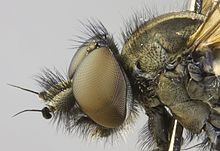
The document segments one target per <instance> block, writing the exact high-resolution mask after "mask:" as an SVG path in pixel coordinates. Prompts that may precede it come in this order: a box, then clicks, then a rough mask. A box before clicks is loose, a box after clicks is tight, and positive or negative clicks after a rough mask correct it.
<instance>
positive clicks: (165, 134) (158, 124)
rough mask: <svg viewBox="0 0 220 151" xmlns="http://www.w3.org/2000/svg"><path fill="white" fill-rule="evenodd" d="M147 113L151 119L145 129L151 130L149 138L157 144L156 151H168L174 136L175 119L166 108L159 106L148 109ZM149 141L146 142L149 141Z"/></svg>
mask: <svg viewBox="0 0 220 151" xmlns="http://www.w3.org/2000/svg"><path fill="white" fill-rule="evenodd" d="M145 111H146V114H147V115H148V117H149V119H148V124H147V125H146V126H147V128H144V129H148V130H149V131H148V133H149V135H148V136H147V137H148V138H149V139H151V140H152V141H153V142H155V143H156V148H155V149H154V151H167V150H168V148H169V144H170V139H171V135H172V128H173V124H174V119H173V118H172V117H171V115H170V114H169V113H168V111H167V110H166V109H165V108H164V106H157V107H154V108H148V109H146V108H145ZM145 133H146V132H145ZM144 139H146V138H144ZM149 139H146V140H147V141H149ZM146 143H147V142H146ZM148 143H149V142H148Z"/></svg>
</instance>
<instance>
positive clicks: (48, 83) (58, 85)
mask: <svg viewBox="0 0 220 151" xmlns="http://www.w3.org/2000/svg"><path fill="white" fill-rule="evenodd" d="M35 80H36V81H37V83H38V84H39V85H40V87H41V88H42V89H43V91H49V93H48V94H47V95H48V96H47V97H49V99H52V98H53V97H54V96H55V95H56V94H58V93H60V92H61V91H63V90H64V89H67V88H69V87H70V86H71V83H70V81H69V80H67V78H65V77H64V76H63V75H62V74H61V73H60V72H59V71H58V70H56V69H54V71H52V70H50V69H48V68H45V69H43V70H42V74H41V75H37V76H36V78H35Z"/></svg>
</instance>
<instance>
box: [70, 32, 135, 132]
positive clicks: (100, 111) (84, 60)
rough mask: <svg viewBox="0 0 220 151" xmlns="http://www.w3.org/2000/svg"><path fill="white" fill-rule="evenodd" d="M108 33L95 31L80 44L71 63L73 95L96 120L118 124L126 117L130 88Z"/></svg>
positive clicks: (90, 116) (108, 125)
mask: <svg viewBox="0 0 220 151" xmlns="http://www.w3.org/2000/svg"><path fill="white" fill-rule="evenodd" d="M111 44H113V42H112V39H111V37H109V35H96V36H94V37H92V38H91V39H89V40H88V41H86V42H85V43H83V45H82V46H80V47H79V49H78V51H77V52H76V54H75V56H74V57H73V59H72V61H71V64H70V66H69V71H68V76H69V78H70V79H71V81H72V89H73V95H74V97H75V99H76V102H77V104H78V105H79V107H80V109H81V110H82V111H83V112H84V113H85V114H86V115H88V117H89V118H91V119H92V120H93V121H94V122H95V123H97V124H99V125H101V126H103V127H106V128H115V127H119V126H120V125H122V124H123V122H124V121H125V119H126V115H127V111H129V110H130V109H129V108H128V104H129V102H130V101H129V100H131V96H132V95H131V89H130V84H129V81H128V79H127V77H126V75H125V73H124V71H123V69H122V67H121V66H120V64H119V62H118V61H117V52H118V50H117V49H116V46H115V45H111Z"/></svg>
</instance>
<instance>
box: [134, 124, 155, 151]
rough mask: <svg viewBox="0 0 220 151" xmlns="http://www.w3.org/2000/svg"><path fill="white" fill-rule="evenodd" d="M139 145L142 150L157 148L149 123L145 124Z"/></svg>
mask: <svg viewBox="0 0 220 151" xmlns="http://www.w3.org/2000/svg"><path fill="white" fill-rule="evenodd" d="M138 144H139V145H140V149H141V150H143V151H144V150H154V149H155V148H156V142H155V140H154V139H153V136H152V135H151V133H150V130H149V123H148V121H147V122H146V124H144V126H143V128H142V130H141V131H140V133H139V138H138Z"/></svg>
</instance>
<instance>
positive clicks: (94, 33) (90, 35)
mask: <svg viewBox="0 0 220 151" xmlns="http://www.w3.org/2000/svg"><path fill="white" fill-rule="evenodd" d="M80 23H81V25H82V27H83V30H82V31H81V32H82V34H83V36H75V37H76V40H74V41H75V42H77V43H79V46H78V47H80V46H81V45H83V44H85V42H87V41H88V40H95V41H96V42H97V43H99V45H101V46H106V47H108V48H110V49H111V51H112V52H113V53H114V54H118V53H119V52H118V48H117V45H116V44H115V41H114V40H113V37H112V35H110V34H109V32H108V31H107V29H106V28H105V26H104V25H103V24H102V23H101V22H100V21H95V20H94V19H91V20H87V22H86V23H83V22H80Z"/></svg>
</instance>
